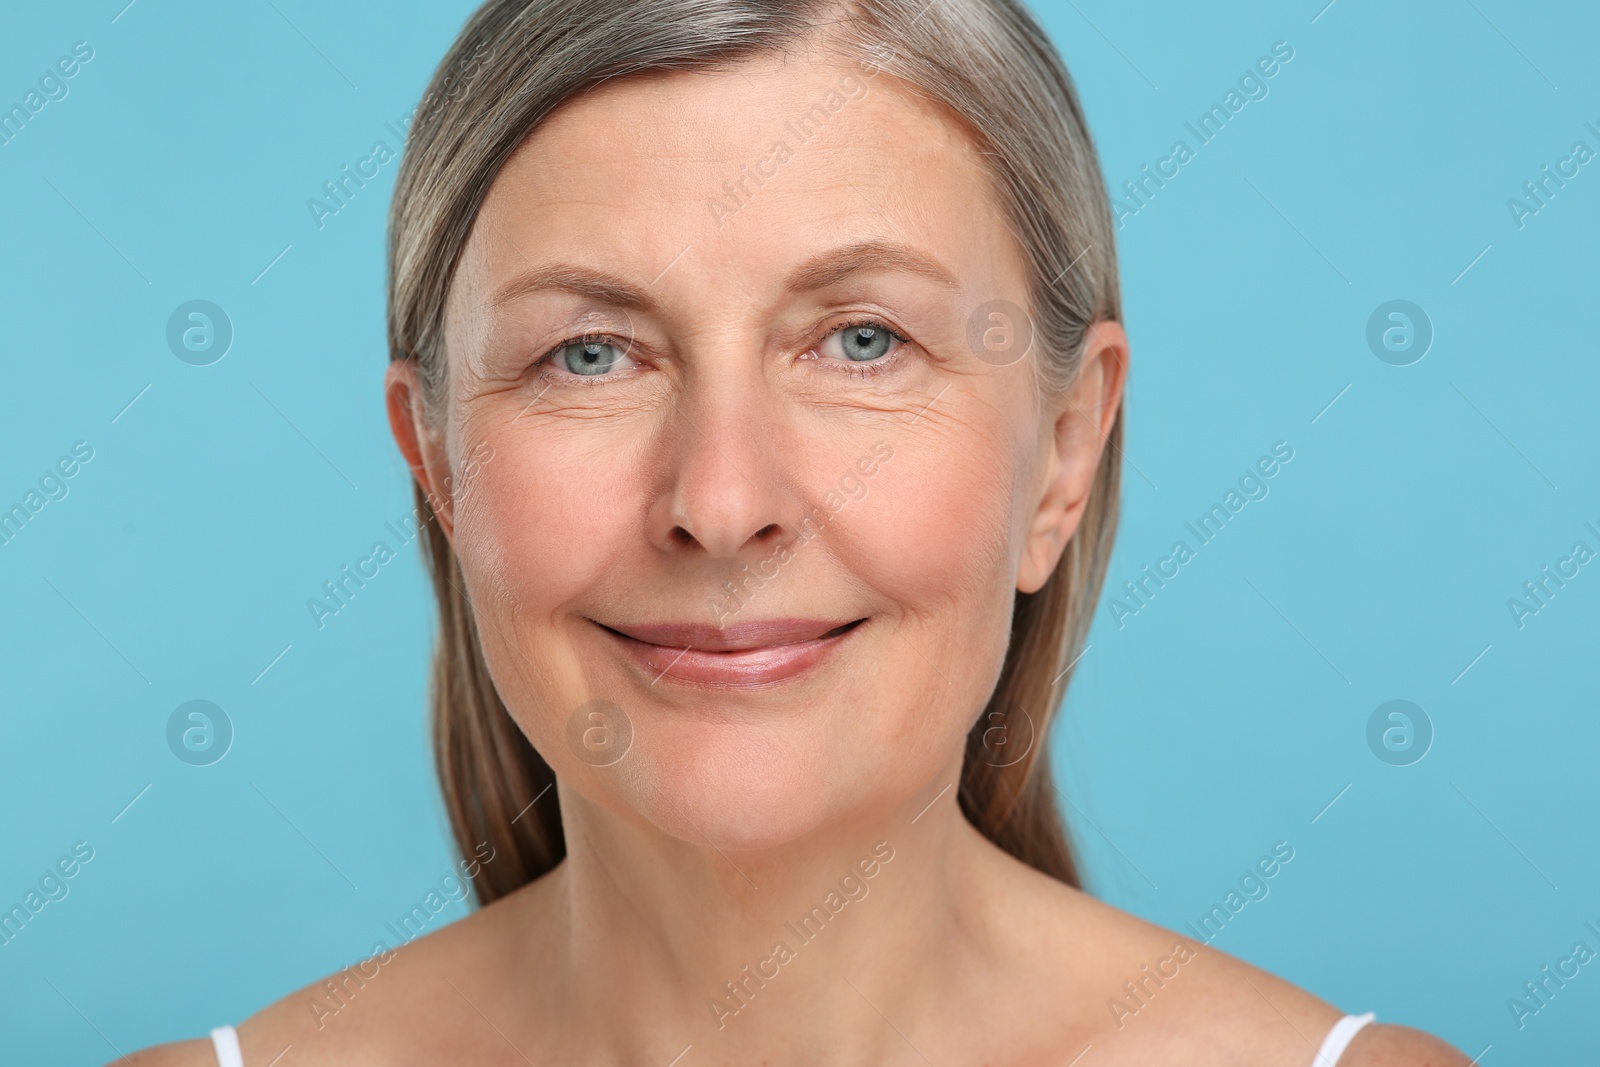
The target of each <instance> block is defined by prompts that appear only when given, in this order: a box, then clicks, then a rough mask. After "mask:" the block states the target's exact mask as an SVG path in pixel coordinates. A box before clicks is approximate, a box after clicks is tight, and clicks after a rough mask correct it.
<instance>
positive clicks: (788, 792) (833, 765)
mask: <svg viewBox="0 0 1600 1067" xmlns="http://www.w3.org/2000/svg"><path fill="white" fill-rule="evenodd" d="M781 733H782V734H783V735H785V736H782V737H774V736H772V735H770V734H767V733H766V732H764V731H749V730H740V731H738V734H737V736H730V735H729V734H727V733H726V732H723V733H722V735H721V737H720V739H719V741H718V742H710V743H706V742H704V739H702V743H699V744H695V743H688V744H670V745H666V744H663V745H649V744H643V743H642V744H640V745H639V746H638V748H637V749H636V750H635V751H634V752H633V753H631V754H630V760H624V761H623V762H622V763H619V764H618V766H617V768H616V769H617V770H618V771H619V772H622V775H621V777H620V778H619V780H618V782H617V783H616V785H617V786H619V787H620V793H621V796H619V797H618V799H619V800H620V801H621V802H622V803H623V804H625V805H626V806H628V807H630V808H632V809H634V810H635V811H637V812H638V813H639V814H640V815H642V816H643V817H644V818H645V819H647V820H648V821H649V822H651V823H652V824H654V825H655V826H656V827H658V828H659V829H661V830H662V831H664V832H666V833H669V834H671V835H672V836H674V837H677V838H679V839H681V840H683V841H686V842H689V843H691V844H696V845H701V846H704V845H708V844H709V845H711V846H714V847H715V848H718V849H721V850H723V851H727V852H733V851H738V852H751V851H759V850H762V849H768V848H775V847H779V846H782V845H786V844H789V843H790V842H793V841H796V840H798V839H799V838H802V837H804V836H805V835H807V834H809V833H811V832H813V831H814V830H816V829H818V828H819V827H820V826H823V825H825V824H827V823H829V822H832V821H835V820H839V819H847V818H849V815H850V811H851V809H852V808H853V807H854V806H855V805H856V804H857V803H859V802H860V801H862V800H864V799H866V798H863V797H857V795H856V794H857V793H858V792H859V790H858V789H857V788H856V787H855V784H854V783H855V782H856V781H859V779H858V778H857V775H856V774H854V773H852V768H851V767H850V766H849V765H848V764H847V763H842V762H841V761H839V760H838V759H837V758H834V756H833V754H831V753H824V752H822V751H810V750H808V746H806V745H804V744H796V743H795V738H793V737H792V736H790V735H789V731H781ZM629 762H631V763H632V765H631V766H625V764H627V763H629ZM819 772H820V773H819Z"/></svg>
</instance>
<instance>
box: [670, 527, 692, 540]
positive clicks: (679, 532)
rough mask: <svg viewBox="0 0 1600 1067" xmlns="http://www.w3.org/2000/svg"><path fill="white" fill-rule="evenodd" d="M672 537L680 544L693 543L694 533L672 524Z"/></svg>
mask: <svg viewBox="0 0 1600 1067" xmlns="http://www.w3.org/2000/svg"><path fill="white" fill-rule="evenodd" d="M672 539H673V540H674V541H676V542H678V544H680V545H692V544H694V534H692V533H690V532H689V531H688V530H685V529H684V528H683V527H682V526H674V527H673V528H672Z"/></svg>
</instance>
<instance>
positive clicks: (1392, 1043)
mask: <svg viewBox="0 0 1600 1067" xmlns="http://www.w3.org/2000/svg"><path fill="white" fill-rule="evenodd" d="M1471 1062H1472V1061H1471V1060H1469V1059H1467V1057H1466V1056H1465V1055H1464V1054H1463V1053H1462V1052H1461V1051H1460V1050H1459V1049H1457V1048H1456V1047H1455V1046H1454V1045H1450V1044H1446V1043H1445V1042H1443V1041H1441V1040H1439V1039H1438V1038H1437V1037H1434V1036H1433V1035H1432V1034H1428V1033H1424V1032H1423V1031H1421V1030H1413V1029H1411V1028H1410V1027H1409V1026H1391V1025H1381V1024H1374V1025H1372V1026H1368V1027H1366V1028H1364V1029H1363V1030H1362V1031H1361V1032H1360V1033H1359V1034H1357V1035H1356V1036H1355V1040H1353V1041H1351V1042H1350V1047H1349V1048H1347V1049H1345V1053H1344V1056H1343V1057H1341V1058H1340V1060H1339V1067H1470V1065H1471Z"/></svg>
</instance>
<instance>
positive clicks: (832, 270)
mask: <svg viewBox="0 0 1600 1067" xmlns="http://www.w3.org/2000/svg"><path fill="white" fill-rule="evenodd" d="M879 270H882V271H903V272H905V273H909V274H920V275H921V276H922V277H924V278H929V279H932V280H933V281H936V282H938V283H939V284H940V285H943V286H944V287H945V288H947V289H959V288H961V283H960V282H958V281H957V280H956V277H955V275H954V274H952V273H951V272H950V271H949V270H947V269H946V268H945V267H943V266H942V265H940V264H939V262H938V261H937V260H934V259H933V258H931V257H929V256H925V255H923V254H922V253H920V252H918V251H916V250H915V249H913V248H910V247H908V246H906V245H901V244H896V243H894V242H892V241H858V242H856V243H855V244H849V245H845V246H843V247H842V248H835V249H832V250H830V251H827V252H824V253H822V254H821V255H818V256H813V257H812V258H811V259H809V260H807V261H806V262H805V263H804V264H802V265H801V266H800V267H799V268H798V269H797V270H795V271H794V273H792V274H790V275H789V280H788V283H787V285H788V288H789V291H790V292H795V293H807V292H811V291H813V290H816V289H825V288H827V287H828V286H830V285H834V284H836V283H838V282H841V281H843V280H844V279H845V278H848V277H849V276H850V275H852V274H856V273H858V272H861V271H879Z"/></svg>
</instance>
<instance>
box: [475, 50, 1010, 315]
mask: <svg viewBox="0 0 1600 1067" xmlns="http://www.w3.org/2000/svg"><path fill="white" fill-rule="evenodd" d="M869 240H877V241H882V242H886V243H896V244H900V245H904V246H908V247H913V248H917V249H920V250H922V251H923V253H924V254H925V255H926V256H927V258H929V259H933V260H935V261H938V262H941V263H944V264H946V265H947V266H948V267H949V268H950V269H951V270H952V271H953V272H954V273H956V274H958V275H961V274H963V273H965V272H968V271H970V270H972V269H973V264H974V263H975V262H976V263H979V264H982V269H983V270H986V271H991V272H992V271H994V270H995V269H996V267H997V265H998V266H999V267H1001V268H1002V269H1003V268H1006V267H1009V268H1011V269H1013V270H1014V271H1017V272H1020V269H1021V268H1020V258H1019V255H1018V250H1017V249H1015V247H997V246H1011V245H1012V242H1011V241H1010V240H1009V231H1008V230H1007V229H1006V227H1005V224H1004V222H1003V221H1002V212H1001V210H1000V207H999V205H998V203H997V202H996V200H995V198H994V194H993V185H992V181H991V178H990V176H989V172H988V170H987V168H986V167H985V166H984V165H983V161H982V157H981V155H980V153H979V149H978V148H977V146H976V145H975V143H974V142H973V140H972V138H971V137H969V136H968V134H967V132H966V131H965V130H964V129H963V128H962V126H961V125H960V124H959V123H957V122H956V121H953V120H952V119H951V118H950V117H949V116H948V114H947V113H945V112H943V111H942V110H941V109H940V108H938V107H937V106H936V105H933V104H930V103H928V102H927V101H926V100H924V99H921V98H919V97H918V96H917V95H915V94H914V93H912V92H910V91H908V90H907V89H905V88H904V87H903V86H902V85H901V84H900V83H897V82H896V81H895V79H893V78H892V77H890V76H887V75H883V74H876V76H874V73H873V71H872V70H871V68H863V67H862V66H860V65H858V64H855V63H852V62H849V61H847V60H843V59H828V58H819V57H817V56H814V55H807V56H801V57H770V56H763V57H758V58H754V59H752V60H750V61H749V62H748V63H745V64H741V65H738V66H736V67H734V68H732V69H729V70H725V71H716V72H699V71H697V72H673V73H665V74H651V75H647V76H639V77H634V78H630V79H626V80H621V81H617V82H614V83H610V84H607V85H606V86H603V87H602V88H600V89H598V90H595V91H592V92H590V93H588V94H585V95H583V96H580V97H578V98H576V99H574V100H572V101H569V102H568V103H567V104H565V105H563V106H562V107H561V108H559V109H558V110H557V111H556V112H554V113H553V114H552V115H551V116H549V117H548V118H547V119H546V120H545V121H544V122H543V123H542V124H541V125H540V126H539V128H538V129H536V130H535V131H534V133H533V134H532V135H531V136H530V137H529V138H528V140H527V141H526V142H524V144H523V145H522V146H521V147H520V148H519V149H518V151H517V152H516V153H515V154H514V155H513V157H512V158H511V159H510V160H509V161H508V163H507V164H506V166H505V167H504V168H503V169H502V171H501V172H500V174H499V176H498V177H497V178H496V181H495V183H494V185H493V187H492V188H491V190H490V193H489V195H488V196H487V197H486V199H485V202H484V204H483V206H482V208H481V209H480V215H479V220H478V223H477V225H476V226H475V227H474V232H473V237H472V240H471V241H470V242H469V246H468V250H467V253H466V255H465V256H464V265H465V261H472V260H476V261H477V266H478V268H479V269H478V270H476V271H473V272H472V275H473V277H474V280H475V281H476V282H479V283H482V282H489V283H491V285H492V283H493V280H494V279H498V278H501V277H504V276H507V275H509V274H511V273H514V272H521V271H525V270H526V269H528V268H529V267H530V266H533V265H535V263H536V262H544V261H550V262H561V261H566V260H568V259H570V258H572V257H581V258H585V259H588V260H591V261H603V262H604V263H606V264H608V265H609V266H610V268H611V269H612V270H614V271H623V272H628V271H633V272H638V273H642V274H643V276H642V278H641V279H640V282H641V284H647V283H651V282H652V281H653V280H654V278H655V274H654V271H659V270H661V269H663V268H664V267H666V266H667V265H668V264H669V263H676V262H678V261H679V260H680V257H686V256H690V255H692V256H693V257H694V260H695V264H696V266H697V268H698V269H699V270H703V271H708V272H717V271H734V272H737V273H738V274H739V276H740V277H741V278H744V279H746V280H748V281H749V283H750V284H752V285H757V286H759V285H760V284H762V282H763V281H768V282H771V283H773V284H776V283H777V281H778V280H779V279H780V278H782V277H785V276H787V275H789V274H791V273H792V272H793V271H794V270H795V269H796V268H797V267H798V266H799V264H800V263H801V262H802V261H804V260H806V259H807V258H808V257H809V256H810V255H812V254H813V253H815V252H816V251H817V250H818V249H819V248H825V247H829V246H834V245H849V244H853V243H855V242H857V241H869ZM997 261H999V262H998V263H997ZM652 268H653V270H652ZM479 296H480V299H481V297H482V294H481V293H480V294H479Z"/></svg>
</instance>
